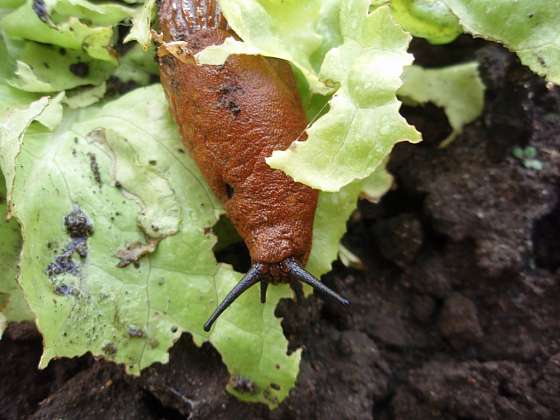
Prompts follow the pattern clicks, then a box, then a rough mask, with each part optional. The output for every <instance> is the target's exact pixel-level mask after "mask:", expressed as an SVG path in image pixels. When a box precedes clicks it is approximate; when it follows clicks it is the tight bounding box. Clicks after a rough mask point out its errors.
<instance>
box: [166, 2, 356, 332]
mask: <svg viewBox="0 0 560 420" xmlns="http://www.w3.org/2000/svg"><path fill="white" fill-rule="evenodd" d="M159 21H160V28H161V32H162V35H163V38H162V40H163V43H162V44H161V45H160V46H159V48H158V56H159V60H160V72H161V81H162V84H163V87H164V90H165V92H166V95H167V98H168V101H169V104H170V108H171V112H172V115H173V117H174V118H175V120H176V122H177V125H178V126H179V129H180V133H181V137H182V139H183V142H184V144H185V146H186V147H187V149H188V150H189V152H190V154H191V156H192V157H193V158H194V160H195V161H196V162H197V164H198V166H199V168H200V170H201V171H202V173H203V175H204V177H205V178H206V180H207V181H208V183H209V185H210V187H211V188H212V190H213V192H214V193H215V194H216V196H217V197H218V198H219V199H220V200H221V201H222V202H223V203H224V207H225V210H226V213H227V215H228V217H229V218H230V220H231V221H232V223H233V225H234V226H235V228H236V229H237V231H238V232H239V234H240V236H241V237H242V238H243V240H244V241H245V244H246V245H247V247H248V249H249V253H250V255H251V259H252V262H253V266H252V268H251V270H249V272H248V273H247V275H246V276H245V277H244V278H243V279H242V280H241V282H240V283H239V284H238V285H237V286H236V288H234V289H233V290H232V291H231V292H230V294H229V295H228V297H226V299H225V300H224V302H222V304H221V305H220V306H219V307H218V308H217V309H216V311H215V312H214V314H213V316H212V317H211V318H210V319H209V321H208V322H207V323H206V325H205V329H206V330H209V329H210V327H211V325H212V323H213V322H214V321H215V320H216V319H217V317H218V316H219V315H220V314H221V313H222V312H223V310H225V309H226V308H227V306H229V304H231V303H232V302H233V300H235V299H236V298H237V297H238V296H239V295H240V294H241V293H242V292H243V291H245V290H246V289H247V288H249V287H250V286H252V285H253V284H255V283H257V282H259V281H260V282H261V300H262V301H264V299H265V297H266V287H267V285H268V282H272V283H277V282H289V283H290V284H291V285H292V287H293V288H294V290H295V291H296V295H297V296H298V297H299V296H301V285H300V283H298V281H303V282H305V283H308V284H312V283H314V282H316V283H317V285H318V286H317V285H315V284H312V285H314V287H316V288H319V289H321V290H322V291H324V292H325V293H328V294H330V295H331V296H333V297H335V298H339V299H342V298H340V297H339V296H338V295H336V294H335V293H334V292H332V291H330V290H329V289H327V288H326V286H324V285H322V284H321V283H319V282H318V281H317V280H316V279H314V278H313V276H311V275H310V274H309V273H307V272H305V270H303V268H301V267H303V266H304V265H305V263H306V262H307V259H308V257H309V252H310V250H311V241H312V229H313V219H314V215H315V209H316V206H317V195H318V194H317V191H314V190H313V189H311V188H309V187H307V186H305V185H303V184H300V183H297V182H295V181H294V180H293V179H291V178H290V177H288V176H287V175H285V174H284V173H283V172H281V171H278V170H273V169H272V168H270V167H269V166H268V165H267V164H266V162H265V158H266V157H268V156H270V155H271V154H272V152H273V151H274V150H284V149H286V148H288V146H289V145H290V144H291V143H292V141H294V140H295V139H296V138H298V137H301V135H302V133H304V131H305V128H306V126H307V121H306V118H305V113H304V111H303V108H302V105H301V101H300V99H299V96H298V93H297V90H296V86H295V80H294V76H293V74H292V71H291V68H290V66H289V64H288V63H286V62H284V61H281V60H276V59H269V58H265V57H262V56H250V55H235V56H230V57H229V58H228V60H227V61H226V63H225V64H224V65H223V66H201V65H197V64H196V62H195V60H194V54H196V53H198V52H200V51H202V50H203V49H204V48H206V47H208V46H210V45H218V44H221V43H223V42H224V40H225V39H226V38H228V37H231V36H235V34H234V33H233V32H232V31H231V30H230V29H229V27H228V25H227V22H226V21H225V19H224V18H223V16H222V15H221V12H220V9H219V5H218V4H217V0H163V1H162V2H161V6H160V11H159ZM174 41H183V42H184V43H181V45H182V46H183V47H182V51H181V53H180V54H181V55H179V54H177V52H176V51H175V52H174V53H171V52H170V50H169V45H171V44H169V43H173V42H174ZM184 47H186V48H184ZM298 272H299V274H298ZM302 275H303V276H304V277H306V279H302ZM327 290H328V291H327ZM345 303H346V301H345Z"/></svg>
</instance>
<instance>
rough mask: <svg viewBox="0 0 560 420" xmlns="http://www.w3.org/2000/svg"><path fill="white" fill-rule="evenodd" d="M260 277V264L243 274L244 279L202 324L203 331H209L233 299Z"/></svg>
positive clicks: (254, 265)
mask: <svg viewBox="0 0 560 420" xmlns="http://www.w3.org/2000/svg"><path fill="white" fill-rule="evenodd" d="M261 275H262V264H260V263H256V264H253V266H252V267H251V268H250V270H249V271H248V272H247V274H245V277H243V278H242V279H241V281H240V282H239V283H237V285H235V287H234V288H233V289H231V291H230V292H229V293H228V294H227V296H226V297H225V298H224V300H223V301H222V303H220V304H219V305H218V307H217V308H216V309H215V310H214V312H213V313H212V315H210V318H208V321H206V323H205V324H204V331H210V328H212V324H214V322H215V321H216V320H217V319H218V317H219V316H220V315H221V314H222V312H224V311H225V310H226V309H227V308H228V307H229V305H231V304H232V303H233V302H234V301H235V299H237V298H238V297H239V296H241V294H242V293H243V292H244V291H246V290H247V289H248V288H249V287H251V286H252V285H254V284H255V283H257V282H258V281H259V278H260V276H261Z"/></svg>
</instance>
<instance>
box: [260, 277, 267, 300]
mask: <svg viewBox="0 0 560 420" xmlns="http://www.w3.org/2000/svg"><path fill="white" fill-rule="evenodd" d="M267 289H268V280H266V279H262V280H261V303H266V290H267Z"/></svg>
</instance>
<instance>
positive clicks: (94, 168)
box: [88, 153, 101, 186]
mask: <svg viewBox="0 0 560 420" xmlns="http://www.w3.org/2000/svg"><path fill="white" fill-rule="evenodd" d="M88 157H89V167H90V169H91V173H92V174H93V179H94V180H95V182H96V183H97V185H99V186H101V174H100V172H99V165H98V164H97V157H96V156H95V154H94V153H88Z"/></svg>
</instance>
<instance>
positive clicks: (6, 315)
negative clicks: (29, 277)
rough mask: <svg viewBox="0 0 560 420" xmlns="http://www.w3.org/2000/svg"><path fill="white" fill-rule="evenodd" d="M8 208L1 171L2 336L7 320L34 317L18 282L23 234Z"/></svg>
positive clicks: (0, 300) (0, 260)
mask: <svg viewBox="0 0 560 420" xmlns="http://www.w3.org/2000/svg"><path fill="white" fill-rule="evenodd" d="M7 208H8V206H7V199H6V185H5V181H4V177H3V176H2V173H1V172H0V238H2V240H0V273H1V274H0V319H2V320H3V322H0V338H1V337H2V333H3V331H4V328H5V327H6V323H7V322H10V321H26V320H33V318H34V317H33V314H32V313H31V311H30V309H29V306H28V305H27V303H26V302H25V298H24V297H23V293H22V291H21V289H20V288H19V286H18V284H17V265H18V259H19V253H20V250H21V235H20V232H19V226H18V224H17V222H16V221H15V220H10V221H8V220H6V217H7Z"/></svg>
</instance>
